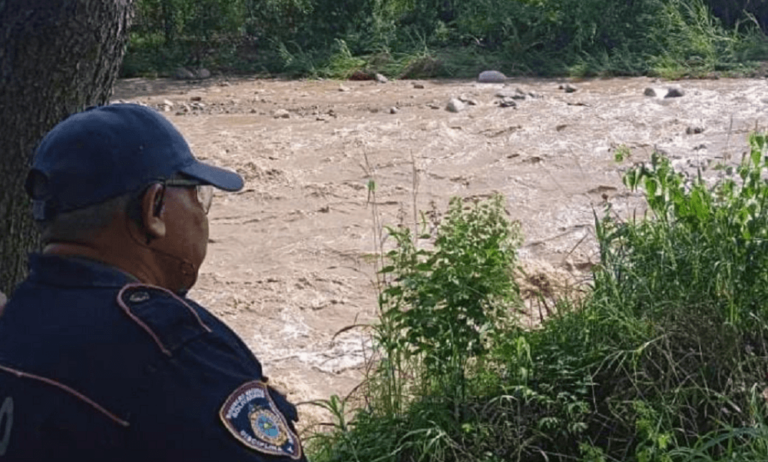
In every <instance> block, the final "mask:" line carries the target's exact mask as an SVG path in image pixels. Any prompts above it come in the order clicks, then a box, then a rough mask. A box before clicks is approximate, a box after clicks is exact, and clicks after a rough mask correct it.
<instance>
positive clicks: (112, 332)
mask: <svg viewBox="0 0 768 462" xmlns="http://www.w3.org/2000/svg"><path fill="white" fill-rule="evenodd" d="M265 382H266V378H264V377H263V376H262V370H261V365H260V364H259V362H258V360H257V359H256V358H255V357H254V356H253V354H252V353H251V351H250V350H249V349H248V348H247V347H246V345H245V344H244V343H243V342H242V340H240V338H239V337H238V336H237V335H236V334H235V333H234V332H232V330H230V329H229V328H228V327H227V326H226V325H224V324H223V323H222V322H221V321H219V320H218V319H217V318H216V317H214V316H213V315H212V314H211V313H209V312H208V311H207V310H206V309H204V308H202V307H201V306H199V305H197V304H196V303H194V302H192V301H191V300H189V299H186V298H180V297H178V296H177V295H175V294H172V293H170V292H168V291H166V290H164V289H161V288H157V287H151V286H145V285H142V284H139V283H138V282H136V281H135V280H133V279H132V278H131V277H130V276H129V275H127V274H125V273H123V272H121V271H119V270H117V269H115V268H112V267H109V266H105V265H103V264H100V263H97V262H93V261H89V260H85V259H80V258H63V257H57V256H41V255H32V256H31V262H30V276H29V278H28V279H27V280H26V281H25V282H23V283H22V284H21V285H20V286H19V287H18V289H17V290H16V292H15V293H14V295H13V297H12V299H11V301H10V302H9V303H8V305H7V306H6V309H5V313H4V314H3V315H2V317H0V462H5V461H46V462H51V461H75V460H78V461H123V460H125V461H128V460H130V461H161V460H162V461H185V462H191V461H222V462H224V461H297V460H306V459H305V456H304V454H303V453H302V449H301V443H300V442H299V440H298V437H297V436H296V431H295V428H294V424H293V422H294V421H296V420H298V417H297V415H296V408H295V407H294V406H293V405H291V404H290V403H288V401H286V399H285V398H284V397H283V396H282V395H280V394H279V393H277V392H275V391H274V390H272V389H271V388H269V387H268V386H267V385H266V384H265Z"/></svg>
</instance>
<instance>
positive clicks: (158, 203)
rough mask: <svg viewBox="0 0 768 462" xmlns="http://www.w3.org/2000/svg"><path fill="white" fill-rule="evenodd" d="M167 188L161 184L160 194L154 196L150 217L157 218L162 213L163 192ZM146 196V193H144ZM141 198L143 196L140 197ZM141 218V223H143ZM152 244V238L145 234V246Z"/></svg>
mask: <svg viewBox="0 0 768 462" xmlns="http://www.w3.org/2000/svg"><path fill="white" fill-rule="evenodd" d="M166 188H167V186H166V185H165V182H163V183H162V188H161V189H160V192H159V193H158V194H157V196H155V203H154V205H153V206H152V216H154V217H159V216H160V213H162V211H163V206H164V205H165V204H164V203H165V190H166ZM145 194H146V193H145ZM142 197H143V196H142ZM143 221H144V220H143V218H142V222H143ZM150 243H152V236H151V235H150V234H149V233H148V232H147V245H149V244H150Z"/></svg>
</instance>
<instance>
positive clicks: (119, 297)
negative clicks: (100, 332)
mask: <svg viewBox="0 0 768 462" xmlns="http://www.w3.org/2000/svg"><path fill="white" fill-rule="evenodd" d="M134 288H145V289H153V290H159V291H161V292H164V293H166V294H168V295H170V296H171V297H173V298H175V299H176V300H177V301H179V302H180V303H181V304H182V305H184V306H185V307H187V309H188V310H189V311H190V312H191V313H192V315H193V316H194V317H195V319H197V322H198V323H200V325H201V326H202V327H203V328H204V329H205V330H206V331H207V332H211V328H210V327H208V326H207V325H206V324H205V323H204V322H203V320H202V319H200V315H198V314H197V311H195V310H194V308H192V307H191V306H189V304H188V303H187V302H185V301H184V300H183V299H182V298H181V297H179V296H178V295H176V294H174V293H173V292H171V291H170V290H168V289H165V288H163V287H157V286H152V285H148V284H139V283H133V284H126V285H125V286H124V287H123V288H122V289H120V293H118V294H117V304H118V305H120V308H122V309H123V311H125V314H127V315H128V317H129V318H131V319H132V320H133V321H134V322H135V323H136V324H138V325H139V326H141V328H142V329H144V330H145V331H146V332H147V333H148V334H149V335H150V337H152V340H154V341H155V343H156V344H157V346H158V347H159V348H160V351H162V352H163V353H164V354H165V355H166V356H173V355H172V354H171V352H170V351H169V350H168V349H167V348H166V347H165V345H163V342H161V341H160V339H159V338H158V336H157V334H155V332H154V331H153V330H152V329H151V328H150V327H149V326H147V325H146V324H145V323H144V321H142V320H141V319H139V318H138V317H137V316H136V315H134V314H133V312H131V308H130V307H129V306H128V305H126V304H125V302H124V301H123V294H124V293H125V292H126V291H127V290H130V289H134Z"/></svg>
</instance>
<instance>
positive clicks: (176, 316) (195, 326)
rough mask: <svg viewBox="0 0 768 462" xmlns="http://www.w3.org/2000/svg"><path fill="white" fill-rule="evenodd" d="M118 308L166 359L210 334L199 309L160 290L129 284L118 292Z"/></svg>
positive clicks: (209, 328)
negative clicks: (204, 335) (189, 343)
mask: <svg viewBox="0 0 768 462" xmlns="http://www.w3.org/2000/svg"><path fill="white" fill-rule="evenodd" d="M117 304H118V306H119V308H120V310H122V311H123V313H124V314H125V315H126V317H127V319H129V320H130V321H131V322H133V323H134V324H135V325H136V326H137V327H138V328H139V329H141V330H142V331H144V333H145V334H146V336H147V339H148V340H150V341H151V342H153V343H154V344H155V345H156V346H157V348H158V350H159V351H160V352H162V353H163V354H164V355H166V356H173V353H174V352H175V351H177V350H178V349H180V348H182V347H183V346H184V345H185V344H186V343H188V342H190V341H193V340H195V339H196V338H198V337H199V336H201V335H203V334H206V333H211V332H212V330H213V329H212V327H211V326H210V324H211V320H210V318H209V316H207V315H206V314H207V313H206V312H204V310H203V309H202V308H201V307H200V306H199V305H196V304H194V303H193V302H190V301H189V300H186V299H184V298H182V297H180V296H178V295H176V294H174V293H173V292H171V291H169V290H167V289H163V288H161V287H155V286H150V285H145V284H139V283H136V284H128V285H126V286H124V287H123V288H122V289H120V291H119V293H118V295H117ZM201 311H203V312H201ZM204 318H205V319H204Z"/></svg>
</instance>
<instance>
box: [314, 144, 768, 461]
mask: <svg viewBox="0 0 768 462" xmlns="http://www.w3.org/2000/svg"><path fill="white" fill-rule="evenodd" d="M750 145H751V151H750V153H749V154H748V155H747V156H745V159H744V161H743V162H742V163H741V164H740V165H739V166H738V167H736V168H730V167H727V166H722V167H721V168H722V169H723V171H724V173H725V174H726V175H725V178H724V179H722V180H720V181H717V182H714V183H713V182H711V181H707V180H706V179H705V178H704V177H703V175H702V174H701V173H699V174H697V175H693V176H689V175H686V174H683V173H680V172H677V171H675V170H674V169H673V168H672V164H671V162H670V161H669V160H668V159H667V158H665V157H663V156H661V155H659V154H654V155H653V156H652V158H651V160H650V162H649V163H638V164H636V165H634V166H633V167H632V168H630V169H629V170H627V172H626V174H625V177H624V181H625V184H626V185H627V186H628V187H629V188H630V189H631V190H642V191H643V192H644V193H645V196H646V199H647V203H648V211H647V214H646V215H645V216H643V217H641V218H633V219H631V220H628V221H622V220H620V219H618V218H616V217H615V215H614V214H613V213H612V211H611V209H610V207H608V208H607V209H606V211H605V212H606V213H605V215H604V216H603V217H602V218H600V217H596V237H597V239H598V243H599V244H600V251H601V255H600V258H601V261H600V265H598V266H597V267H596V268H595V269H594V270H593V271H594V277H593V282H592V287H591V291H590V293H589V296H588V297H586V298H584V299H582V300H581V301H580V302H575V301H569V300H567V299H563V300H561V301H560V303H559V305H558V309H557V310H556V311H555V313H554V314H553V315H552V316H551V317H550V318H549V319H547V320H546V321H545V322H544V324H543V325H542V326H541V328H539V329H534V330H524V329H521V328H520V327H518V326H517V325H516V324H515V322H514V316H513V315H512V313H513V311H512V310H514V309H515V308H516V307H519V298H518V296H517V292H516V286H514V284H513V283H512V282H511V281H512V280H511V279H509V278H510V275H511V274H512V269H513V268H514V261H515V260H514V255H515V251H514V248H515V246H516V245H519V243H520V241H519V234H518V231H516V230H515V229H514V227H512V228H510V227H509V226H510V225H509V223H507V222H506V221H505V219H504V216H503V212H502V209H501V208H500V204H501V203H500V202H499V201H500V199H498V198H497V199H494V201H491V202H490V203H486V204H483V205H481V206H477V207H475V208H470V209H465V208H464V207H463V206H462V203H461V201H459V200H454V201H453V202H452V203H451V208H450V210H449V212H448V214H447V217H446V218H445V219H444V221H443V225H442V226H441V227H440V231H439V232H438V235H437V236H436V237H435V239H434V246H433V247H431V248H429V247H427V248H417V247H416V245H415V244H414V239H413V236H412V235H411V234H410V231H407V230H405V229H403V228H398V229H392V230H391V231H390V232H391V234H392V235H393V236H394V237H395V241H396V244H397V245H396V248H395V249H394V250H392V251H390V252H389V254H388V258H389V261H390V263H391V264H390V265H389V266H388V267H386V268H384V269H383V272H384V275H386V276H387V277H388V279H387V280H386V281H387V284H386V285H385V286H384V287H383V288H382V292H381V299H380V303H381V306H382V313H381V319H380V324H379V325H378V326H377V328H376V329H377V330H376V332H377V338H376V339H377V344H378V345H379V346H380V356H379V360H378V362H377V367H376V368H375V369H374V370H373V372H372V373H371V375H370V376H369V378H368V381H367V382H366V385H367V387H365V392H364V399H365V403H366V404H365V406H363V407H362V408H361V409H359V410H358V411H357V413H356V415H355V418H354V419H353V420H351V421H348V420H344V421H343V427H342V426H337V427H336V429H335V430H334V431H332V432H330V433H320V434H317V435H316V436H315V438H314V440H313V441H312V442H311V444H310V447H311V449H312V451H313V452H314V454H315V460H317V461H319V462H323V461H328V460H345V461H347V460H349V461H414V460H423V461H478V462H479V461H484V462H485V461H502V460H503V461H544V460H547V461H553V460H556V461H567V460H585V461H617V460H628V461H637V462H682V461H702V462H703V461H726V460H727V461H736V460H738V461H759V460H766V458H767V457H768V433H766V428H767V427H766V424H765V417H764V416H765V415H766V412H768V406H767V405H766V402H767V400H768V383H766V382H767V380H766V377H768V366H767V365H766V364H768V361H766V360H767V359H768V310H766V305H765V302H764V300H766V299H768V284H767V282H768V247H766V243H767V242H768V239H766V237H768V236H767V235H766V233H768V226H767V225H768V223H766V220H768V180H766V178H767V177H768V160H767V159H766V157H765V154H766V151H767V149H768V137H767V136H766V135H764V134H754V135H752V136H751V138H750ZM619 150H620V151H621V154H622V155H621V156H620V157H622V158H624V159H626V158H627V157H629V153H628V152H625V151H628V149H626V148H625V147H623V148H622V147H620V149H619ZM505 230H507V231H505ZM471 269H474V271H472V270H471ZM458 281H461V282H460V283H459V282H458ZM445 340H451V341H445ZM453 342H455V343H453ZM454 344H455V345H460V346H461V348H454V347H453V345H454ZM393 383H394V384H395V385H394V386H392V384H393ZM387 384H388V385H389V386H386V385H387ZM393 403H396V405H392V404H393Z"/></svg>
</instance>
